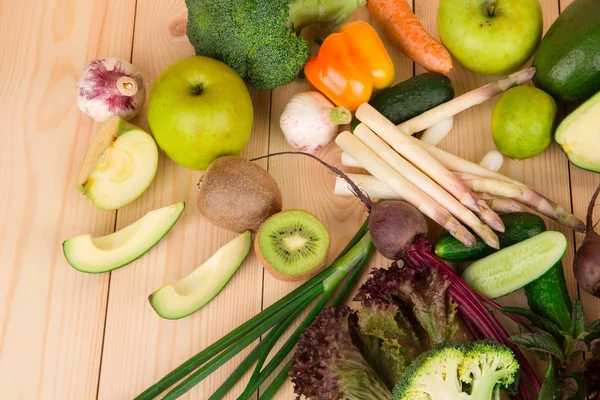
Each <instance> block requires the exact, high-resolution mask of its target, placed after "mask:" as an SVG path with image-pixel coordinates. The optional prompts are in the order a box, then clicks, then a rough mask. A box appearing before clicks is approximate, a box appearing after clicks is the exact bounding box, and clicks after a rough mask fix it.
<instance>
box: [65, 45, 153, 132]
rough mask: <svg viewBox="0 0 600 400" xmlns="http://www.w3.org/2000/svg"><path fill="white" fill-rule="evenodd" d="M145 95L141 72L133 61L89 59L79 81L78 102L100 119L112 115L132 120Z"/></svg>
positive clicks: (82, 107)
mask: <svg viewBox="0 0 600 400" xmlns="http://www.w3.org/2000/svg"><path fill="white" fill-rule="evenodd" d="M145 99H146V89H145V88H144V80H143V79H142V75H141V74H140V73H139V72H138V71H137V70H136V69H135V68H134V66H133V65H131V64H130V63H128V62H126V61H121V60H118V59H116V58H112V57H111V58H101V59H98V60H94V61H92V62H90V63H89V64H88V65H87V66H86V67H85V69H84V70H83V72H82V73H81V76H80V77H79V82H77V106H79V109H80V110H81V111H83V112H84V113H86V114H87V115H89V116H90V117H92V118H93V119H94V120H96V121H98V122H104V121H106V120H107V119H109V118H110V117H112V116H113V115H118V116H119V117H121V118H123V119H124V120H130V119H131V118H133V117H135V116H136V115H137V113H138V111H139V109H140V107H141V106H142V105H143V104H144V100H145Z"/></svg>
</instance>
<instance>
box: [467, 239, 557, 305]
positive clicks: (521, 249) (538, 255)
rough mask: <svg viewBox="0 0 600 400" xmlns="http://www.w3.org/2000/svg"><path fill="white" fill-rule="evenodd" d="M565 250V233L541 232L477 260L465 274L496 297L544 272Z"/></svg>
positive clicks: (474, 285) (472, 283) (473, 284)
mask: <svg viewBox="0 0 600 400" xmlns="http://www.w3.org/2000/svg"><path fill="white" fill-rule="evenodd" d="M566 250H567V239H566V238H565V236H564V235H563V234H562V233H560V232H556V231H548V232H542V233H540V234H539V235H536V236H534V237H532V238H529V239H526V240H524V241H522V242H521V243H517V244H515V245H512V246H509V247H506V248H504V249H502V250H499V251H498V252H496V253H494V254H491V255H489V256H487V257H485V258H482V259H481V260H478V261H475V262H474V263H473V264H471V265H469V266H468V267H467V269H465V271H464V272H463V275H462V278H463V280H464V281H465V282H466V283H467V285H469V286H470V287H471V288H473V289H474V290H476V291H478V292H479V293H481V294H483V295H484V296H487V297H489V298H491V299H496V298H498V297H502V296H505V295H507V294H509V293H512V292H514V291H515V290H518V289H520V288H522V287H523V286H525V285H527V284H529V283H531V282H533V281H534V280H536V279H538V278H539V277H540V276H542V275H544V274H545V273H546V272H547V271H548V270H549V269H550V268H552V266H553V265H554V264H556V263H557V262H559V261H560V259H561V258H562V256H563V255H564V254H565V251H566Z"/></svg>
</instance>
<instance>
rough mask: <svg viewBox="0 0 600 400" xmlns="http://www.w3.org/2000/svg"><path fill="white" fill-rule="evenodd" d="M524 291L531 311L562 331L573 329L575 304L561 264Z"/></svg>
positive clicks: (557, 264) (555, 265)
mask: <svg viewBox="0 0 600 400" xmlns="http://www.w3.org/2000/svg"><path fill="white" fill-rule="evenodd" d="M524 289H525V295H526V296H527V304H529V308H530V309H531V311H533V312H534V313H536V314H537V315H541V316H542V317H545V318H548V319H549V320H550V321H552V322H554V323H555V324H556V326H558V327H559V328H560V329H562V330H563V331H567V332H568V330H569V329H570V327H571V316H572V313H573V304H572V303H571V297H570V296H569V291H568V290H567V282H566V280H565V273H564V270H563V267H562V263H561V262H557V263H556V264H554V265H553V266H552V268H550V269H549V270H548V271H547V272H546V273H545V274H544V275H542V276H540V277H539V278H538V279H536V280H535V281H533V282H531V283H530V284H529V285H527V286H525V288H524Z"/></svg>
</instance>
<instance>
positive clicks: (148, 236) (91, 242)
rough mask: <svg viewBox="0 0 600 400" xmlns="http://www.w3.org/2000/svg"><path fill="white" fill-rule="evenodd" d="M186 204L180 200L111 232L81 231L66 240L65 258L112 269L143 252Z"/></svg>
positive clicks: (87, 268)
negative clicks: (105, 234) (85, 233)
mask: <svg viewBox="0 0 600 400" xmlns="http://www.w3.org/2000/svg"><path fill="white" fill-rule="evenodd" d="M184 208H185V203H184V202H179V203H176V204H173V205H170V206H167V207H163V208H159V209H158V210H154V211H150V212H149V213H147V214H146V215H144V216H143V217H142V218H140V219H139V220H137V221H136V222H134V223H133V224H131V225H129V226H127V227H125V228H123V229H121V230H119V231H117V232H115V233H112V234H110V235H107V236H102V237H97V238H92V237H91V236H90V235H89V234H87V235H80V236H76V237H74V238H71V239H68V240H66V241H65V242H63V252H64V254H65V258H66V259H67V261H68V262H69V264H71V266H72V267H73V268H75V269H76V270H78V271H81V272H88V273H92V274H99V273H102V272H108V271H112V270H113V269H116V268H120V267H122V266H124V265H127V264H129V263H130V262H132V261H134V260H135V259H137V258H139V257H141V256H143V255H144V254H145V253H146V252H147V251H148V250H150V249H151V248H152V247H153V246H154V245H155V244H156V243H158V241H159V240H160V239H162V238H163V236H165V235H166V234H167V232H169V230H170V229H171V227H173V225H175V222H177V220H178V219H179V217H180V216H181V213H182V212H183V210H184Z"/></svg>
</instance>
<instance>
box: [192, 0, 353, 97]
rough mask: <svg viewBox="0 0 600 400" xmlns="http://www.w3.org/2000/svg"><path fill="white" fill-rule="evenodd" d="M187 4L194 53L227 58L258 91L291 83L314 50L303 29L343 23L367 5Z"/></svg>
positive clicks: (339, 1)
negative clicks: (300, 33)
mask: <svg viewBox="0 0 600 400" xmlns="http://www.w3.org/2000/svg"><path fill="white" fill-rule="evenodd" d="M185 3H186V5H187V8H188V25H187V35H188V37H189V39H190V42H191V43H192V45H193V46H194V48H195V49H196V54H197V55H202V56H207V57H211V58H215V59H217V60H221V61H223V62H224V63H225V64H227V65H229V66H230V67H231V68H233V69H234V70H235V71H236V72H237V73H238V74H239V75H240V76H241V77H242V78H244V79H246V80H247V81H248V82H249V83H250V84H251V85H252V86H254V87H255V88H257V89H272V88H274V87H276V86H280V85H284V84H286V83H289V82H291V81H292V80H293V79H294V78H295V77H296V76H297V75H298V73H299V72H300V71H301V70H302V68H303V67H304V64H305V63H306V61H307V60H308V56H309V54H310V48H309V45H308V42H307V41H306V40H305V39H304V38H302V37H300V36H299V35H298V33H297V30H299V28H301V27H302V26H304V25H308V24H310V23H315V22H331V23H341V22H342V21H343V20H345V19H346V18H347V17H348V16H349V15H350V13H351V12H352V11H354V10H355V9H356V8H357V7H359V6H362V5H363V4H364V2H363V0H352V1H349V0H321V1H307V0H269V1H264V0H218V1H217V0H186V1H185ZM342 5H344V6H342ZM290 8H292V10H293V11H294V16H293V17H292V16H290ZM300 25H302V26H300Z"/></svg>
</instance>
